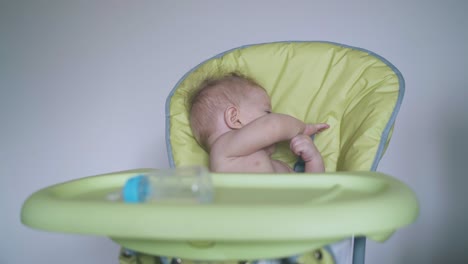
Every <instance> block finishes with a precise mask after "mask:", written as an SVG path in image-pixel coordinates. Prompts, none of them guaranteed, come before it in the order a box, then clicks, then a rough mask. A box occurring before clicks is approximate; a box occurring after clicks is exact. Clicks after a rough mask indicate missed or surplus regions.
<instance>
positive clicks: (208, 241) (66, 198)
mask: <svg viewBox="0 0 468 264" xmlns="http://www.w3.org/2000/svg"><path fill="white" fill-rule="evenodd" d="M146 171H149V170H147V169H140V170H132V171H124V172H117V173H111V174H105V175H98V176H94V177H88V178H82V179H79V180H75V181H70V182H66V183H62V184H58V185H54V186H50V187H48V188H45V189H42V190H40V191H38V192H36V193H34V194H33V195H31V196H30V197H29V198H28V199H27V200H26V202H25V203H24V205H23V208H22V212H21V220H22V222H23V223H24V224H25V225H28V226H30V227H33V228H38V229H43V230H48V231H55V232H65V233H79V234H90V235H102V236H108V237H110V238H111V239H112V240H114V241H115V242H117V243H118V244H120V245H122V246H123V247H126V248H128V249H132V250H136V251H139V252H144V253H148V254H154V255H161V256H178V257H181V258H187V259H204V260H228V259H259V258H273V257H281V256H287V255H292V254H296V253H301V252H305V251H308V250H311V249H314V248H318V247H321V246H323V245H326V244H329V243H332V242H334V241H339V240H341V239H344V238H347V237H350V236H353V235H363V236H367V237H369V238H371V239H374V240H378V241H383V240H385V239H387V238H388V237H389V236H390V235H391V234H392V233H393V232H394V231H395V230H396V229H398V228H400V227H402V226H405V225H408V224H410V223H412V222H413V221H414V220H415V218H416V216H417V214H418V202H417V200H416V197H415V195H414V193H413V192H412V191H411V190H410V189H409V188H408V187H407V186H406V185H404V184H403V183H401V182H399V181H398V180H396V179H394V178H392V177H390V176H387V175H384V174H382V173H377V172H339V173H325V174H271V175H270V174H212V179H213V185H214V190H215V198H214V202H213V203H211V204H170V203H157V202H153V203H146V204H126V203H123V202H121V201H113V200H112V199H109V197H110V195H112V194H115V193H116V192H117V193H118V191H119V190H120V189H121V188H122V186H123V185H124V183H125V182H126V180H127V179H128V178H130V177H133V176H135V175H137V174H140V173H144V172H146Z"/></svg>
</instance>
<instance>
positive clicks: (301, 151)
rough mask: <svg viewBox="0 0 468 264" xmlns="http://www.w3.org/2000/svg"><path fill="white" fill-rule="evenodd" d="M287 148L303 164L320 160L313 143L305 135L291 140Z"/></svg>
mask: <svg viewBox="0 0 468 264" xmlns="http://www.w3.org/2000/svg"><path fill="white" fill-rule="evenodd" d="M315 133H317V132H315ZM289 147H290V148H291V151H292V152H293V153H294V154H296V155H297V156H300V157H301V158H302V160H304V162H309V161H311V160H313V159H316V158H321V156H320V153H319V151H318V150H317V148H316V147H315V144H314V142H313V141H312V139H311V138H310V136H308V135H306V134H301V135H297V136H295V137H294V138H293V139H291V143H290V144H289Z"/></svg>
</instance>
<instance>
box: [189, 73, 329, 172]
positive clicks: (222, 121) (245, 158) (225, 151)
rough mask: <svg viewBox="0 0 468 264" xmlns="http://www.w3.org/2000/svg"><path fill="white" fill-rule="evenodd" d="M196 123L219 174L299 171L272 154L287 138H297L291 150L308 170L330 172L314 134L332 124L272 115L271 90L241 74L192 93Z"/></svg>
mask: <svg viewBox="0 0 468 264" xmlns="http://www.w3.org/2000/svg"><path fill="white" fill-rule="evenodd" d="M190 124H191V127H192V132H193V135H194V137H195V139H196V140H197V141H198V143H199V144H200V145H201V146H202V147H203V148H204V149H205V150H206V151H208V153H209V155H210V170H211V171H213V172H253V173H274V172H279V173H287V172H293V170H292V169H291V168H290V167H289V166H288V165H287V164H285V163H283V162H281V161H278V160H274V159H272V158H271V154H273V152H274V149H275V144H276V143H278V142H280V141H285V140H291V142H290V148H291V151H292V152H293V153H294V154H296V155H298V156H300V157H301V158H302V159H303V160H304V162H305V172H324V171H325V168H324V164H323V160H322V156H321V155H320V153H319V152H318V150H317V148H316V147H315V145H314V143H313V141H312V139H311V138H310V136H311V135H313V134H315V133H319V132H321V131H323V130H325V129H327V128H328V127H329V126H328V125H327V124H305V123H304V122H302V121H300V120H298V119H296V118H294V117H292V116H289V115H284V114H277V113H272V110H271V102H270V98H269V97H268V94H267V92H266V91H265V89H264V88H262V87H261V86H260V85H258V84H257V83H256V82H255V81H253V80H251V79H249V78H246V77H243V76H241V75H239V74H235V73H231V74H228V75H225V76H223V77H221V78H218V79H211V80H207V81H205V82H204V83H202V85H201V87H200V88H199V90H198V91H197V92H196V94H195V95H194V96H193V97H192V101H191V108H190Z"/></svg>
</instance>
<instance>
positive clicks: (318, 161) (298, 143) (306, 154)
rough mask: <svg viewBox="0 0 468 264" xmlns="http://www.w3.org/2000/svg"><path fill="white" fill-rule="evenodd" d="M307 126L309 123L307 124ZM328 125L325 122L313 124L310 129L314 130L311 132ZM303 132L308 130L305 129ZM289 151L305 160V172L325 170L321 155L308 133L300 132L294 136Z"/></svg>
mask: <svg viewBox="0 0 468 264" xmlns="http://www.w3.org/2000/svg"><path fill="white" fill-rule="evenodd" d="M308 126H309V125H308ZM328 127H329V126H328V125H326V124H317V125H313V127H311V128H310V131H315V132H314V133H312V134H315V133H317V132H320V131H322V130H324V129H327V128H328ZM305 132H309V131H307V129H306V131H305ZM289 146H290V148H291V151H292V152H293V153H294V154H296V155H298V156H300V157H301V158H302V159H303V160H304V162H305V172H317V173H319V172H325V166H324V164H323V159H322V155H320V152H319V151H318V150H317V148H316V146H315V144H314V142H313V141H312V139H311V138H310V135H308V134H301V135H297V136H295V137H294V138H293V139H292V140H291V143H290V145H289Z"/></svg>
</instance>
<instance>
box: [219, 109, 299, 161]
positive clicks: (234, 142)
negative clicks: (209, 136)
mask: <svg viewBox="0 0 468 264" xmlns="http://www.w3.org/2000/svg"><path fill="white" fill-rule="evenodd" d="M305 130H306V125H305V124H304V122H302V121H300V120H298V119H296V118H294V117H292V116H289V115H284V114H276V113H271V114H267V115H264V116H262V117H260V118H258V119H255V120H254V121H252V122H250V123H249V124H247V125H246V126H244V127H242V128H240V129H238V130H233V131H230V132H228V133H226V134H224V135H222V136H221V137H220V138H219V139H218V142H216V144H215V145H216V148H220V150H222V151H220V152H221V153H223V155H225V156H226V157H240V156H246V155H249V154H252V153H254V152H256V151H259V150H261V149H263V148H265V147H268V146H271V145H273V144H275V143H277V142H280V141H284V140H290V139H292V138H293V137H295V136H297V135H299V134H302V133H304V132H305ZM213 150H214V149H212V151H213Z"/></svg>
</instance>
